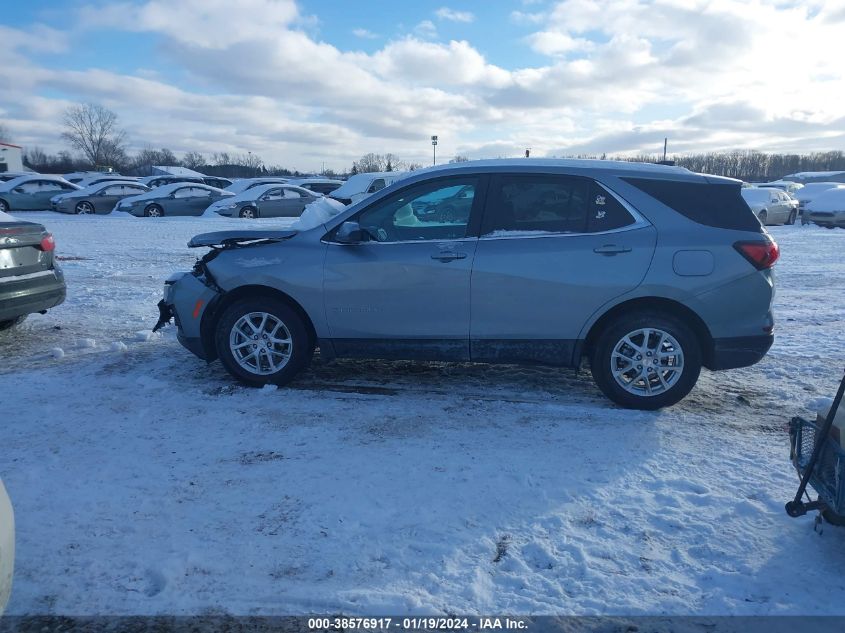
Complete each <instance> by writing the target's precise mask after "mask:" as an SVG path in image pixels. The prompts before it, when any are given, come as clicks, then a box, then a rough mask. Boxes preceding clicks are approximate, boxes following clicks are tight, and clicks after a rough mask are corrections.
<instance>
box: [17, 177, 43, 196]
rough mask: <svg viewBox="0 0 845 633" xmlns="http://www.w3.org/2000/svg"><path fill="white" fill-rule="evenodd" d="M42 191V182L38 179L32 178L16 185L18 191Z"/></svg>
mask: <svg viewBox="0 0 845 633" xmlns="http://www.w3.org/2000/svg"><path fill="white" fill-rule="evenodd" d="M36 191H41V184H40V183H38V182H37V181H34V180H30V181H29V182H25V183H22V184H20V185H18V186H17V187H15V192H16V193H35V192H36Z"/></svg>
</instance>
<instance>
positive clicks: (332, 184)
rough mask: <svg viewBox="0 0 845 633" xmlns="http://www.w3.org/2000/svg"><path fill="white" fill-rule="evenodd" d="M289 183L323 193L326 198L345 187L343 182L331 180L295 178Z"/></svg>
mask: <svg viewBox="0 0 845 633" xmlns="http://www.w3.org/2000/svg"><path fill="white" fill-rule="evenodd" d="M289 182H290V184H292V185H297V186H299V187H303V188H304V189H308V190H309V191H314V192H316V193H321V194H323V195H324V196H327V195H329V194H330V193H332V192H333V191H335V190H337V189H338V188H339V187H341V186H342V185H343V181H342V180H333V179H331V178H294V179H293V180H290V181H289Z"/></svg>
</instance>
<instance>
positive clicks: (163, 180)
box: [138, 176, 205, 189]
mask: <svg viewBox="0 0 845 633" xmlns="http://www.w3.org/2000/svg"><path fill="white" fill-rule="evenodd" d="M138 180H139V182H141V184H144V185H147V186H148V187H150V188H151V189H155V188H156V187H161V186H163V185H172V184H174V183H178V182H194V183H197V184H200V185H204V184H205V182H203V179H202V177H200V176H144V177H143V178H139V179H138Z"/></svg>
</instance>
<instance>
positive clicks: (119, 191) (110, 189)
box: [91, 185, 140, 213]
mask: <svg viewBox="0 0 845 633" xmlns="http://www.w3.org/2000/svg"><path fill="white" fill-rule="evenodd" d="M139 193H140V192H139ZM125 195H127V194H126V193H125V185H108V186H106V187H103V188H102V189H101V190H100V191H99V192H98V193H97V194H96V195H95V196H92V198H91V203H92V204H93V205H94V210H95V211H96V212H97V213H108V212H109V211H111V210H112V209H113V208H114V205H116V204H117V201H118V200H120V199H121V198H122V197H123V196H125Z"/></svg>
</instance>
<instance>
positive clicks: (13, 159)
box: [0, 143, 23, 171]
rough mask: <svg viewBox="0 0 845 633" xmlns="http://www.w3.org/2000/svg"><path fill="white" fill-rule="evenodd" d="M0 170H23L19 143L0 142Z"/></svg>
mask: <svg viewBox="0 0 845 633" xmlns="http://www.w3.org/2000/svg"><path fill="white" fill-rule="evenodd" d="M0 171H23V154H22V152H21V146H20V145H12V144H11V143H0Z"/></svg>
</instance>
